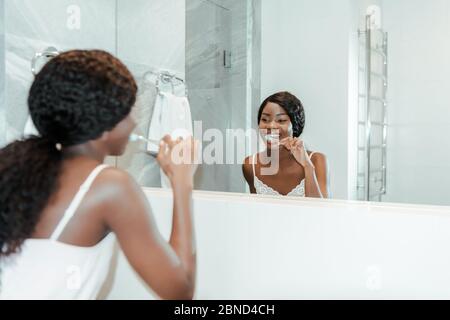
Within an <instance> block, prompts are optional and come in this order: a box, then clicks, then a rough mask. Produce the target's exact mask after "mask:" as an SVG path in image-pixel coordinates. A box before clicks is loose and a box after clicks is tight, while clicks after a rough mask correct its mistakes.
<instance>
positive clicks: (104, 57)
mask: <svg viewBox="0 0 450 320" xmlns="http://www.w3.org/2000/svg"><path fill="white" fill-rule="evenodd" d="M136 91H137V87H136V83H135V80H134V79H133V77H132V75H131V74H130V72H129V71H128V69H127V68H126V67H125V66H124V65H123V64H122V63H121V62H120V61H119V60H117V59H116V58H114V57H113V56H111V55H110V54H108V53H106V52H103V51H97V50H92V51H82V50H76V51H69V52H65V53H62V54H60V55H59V56H57V57H55V58H54V59H52V60H51V61H50V62H48V63H47V64H46V65H45V66H44V67H43V69H42V70H41V71H40V72H39V74H38V75H37V76H36V78H35V80H34V82H33V84H32V86H31V89H30V92H29V97H28V105H29V111H30V114H31V117H32V119H33V122H34V124H35V126H36V128H37V129H38V131H39V133H40V137H30V138H27V139H25V140H23V141H16V142H13V143H11V144H10V145H8V146H6V147H5V148H4V149H2V150H0V249H1V251H0V263H1V288H0V298H2V299H24V298H25V299H28V298H31V299H94V298H96V297H97V295H98V294H99V291H100V289H101V287H102V285H103V283H104V281H105V279H106V275H107V273H108V269H109V266H110V263H111V257H112V254H113V244H114V239H115V237H117V239H118V241H119V244H120V246H121V248H122V250H123V251H124V253H125V255H126V257H127V258H128V260H129V262H130V264H131V265H132V266H133V268H134V269H135V270H136V271H137V273H138V274H139V275H140V276H141V277H142V279H143V280H145V282H146V283H147V284H148V285H149V286H150V287H151V288H152V289H153V290H154V292H155V293H156V294H158V295H159V296H160V297H161V298H163V299H191V298H192V297H193V294H194V284H195V271H196V258H195V244H194V234H193V222H192V217H191V215H192V207H191V192H192V184H193V182H192V175H193V170H194V167H193V166H192V165H191V164H179V165H175V164H174V162H173V161H172V158H171V154H172V153H171V152H172V149H173V148H174V146H176V145H177V148H178V149H179V150H180V149H182V150H185V151H186V152H192V153H194V151H195V148H196V144H195V145H194V143H193V141H192V140H191V139H189V140H185V141H181V142H180V141H177V142H173V141H171V140H170V138H168V137H165V138H164V140H163V141H162V142H161V144H160V152H159V154H158V157H157V159H158V162H159V163H160V165H161V167H162V168H163V170H164V171H165V173H166V174H167V176H168V177H169V178H170V181H171V184H172V187H173V194H174V201H173V225H172V233H171V236H170V241H169V243H166V242H165V241H164V239H163V238H162V237H161V235H160V233H159V232H158V230H157V227H156V225H155V222H154V219H153V217H152V213H151V209H150V206H149V204H148V202H147V199H146V197H145V195H144V194H143V192H142V191H141V188H140V187H139V186H138V185H137V184H136V183H135V182H134V181H133V179H132V178H131V177H130V176H129V175H127V174H126V173H125V172H124V171H122V170H119V169H116V168H112V167H108V166H105V165H103V164H102V163H103V161H104V159H105V157H106V156H108V155H112V156H117V155H121V154H122V153H123V152H124V150H125V147H126V145H127V142H128V140H129V136H130V133H131V132H132V130H133V128H134V127H135V122H134V120H133V119H132V117H131V115H130V112H131V109H132V106H133V105H134V103H135V100H136ZM178 144H181V145H178ZM180 147H182V148H180ZM183 148H184V149H183Z"/></svg>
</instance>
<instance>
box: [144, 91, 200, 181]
mask: <svg viewBox="0 0 450 320" xmlns="http://www.w3.org/2000/svg"><path fill="white" fill-rule="evenodd" d="M167 134H169V135H170V136H171V137H172V139H174V140H175V139H177V138H179V137H182V138H186V137H188V136H192V135H193V130H192V116H191V108H190V106H189V100H188V99H187V98H186V97H178V96H175V95H173V94H171V93H166V92H160V93H159V94H158V96H157V97H156V101H155V107H154V108H153V115H152V119H151V122H150V127H149V130H148V138H149V139H152V140H161V139H162V137H164V136H165V135H167ZM147 149H148V150H149V151H154V152H158V150H157V146H153V145H152V144H149V145H148V146H147ZM161 186H162V187H163V188H170V181H169V179H168V178H167V176H166V175H165V174H164V173H163V171H162V170H161Z"/></svg>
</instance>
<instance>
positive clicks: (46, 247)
mask: <svg viewBox="0 0 450 320" xmlns="http://www.w3.org/2000/svg"><path fill="white" fill-rule="evenodd" d="M106 167H107V165H100V166H98V167H97V168H95V169H94V170H93V171H92V172H91V174H90V175H89V176H88V178H87V179H86V181H85V182H84V183H83V184H82V185H81V187H80V189H79V191H78V192H77V194H76V195H75V197H74V199H73V200H72V202H71V204H70V205H69V207H68V208H67V210H66V212H65V213H64V216H63V218H62V219H61V221H60V222H59V224H58V225H57V227H56V228H55V231H54V232H53V234H52V235H51V237H50V238H49V239H27V240H25V242H24V243H23V246H22V248H21V251H20V252H18V253H16V254H13V255H12V256H8V257H6V258H3V259H2V260H1V261H0V280H1V283H0V300H2V299H19V300H23V299H36V300H40V299H58V300H59V299H96V298H97V297H98V294H99V293H100V290H101V289H102V286H103V284H104V282H105V280H106V277H107V275H108V272H109V270H110V264H111V258H112V255H113V251H114V244H115V236H114V234H113V233H110V234H109V235H108V236H106V237H105V238H104V239H103V240H102V241H100V242H99V243H98V244H96V245H95V246H92V247H79V246H74V245H69V244H65V243H62V242H59V241H58V239H59V237H60V235H61V233H62V232H63V231H64V228H65V227H66V225H67V223H68V222H69V221H70V219H71V218H72V216H73V215H74V214H75V212H76V210H77V208H78V206H79V205H80V203H81V201H82V200H83V198H84V196H85V195H86V193H87V192H88V190H89V188H90V187H91V185H92V183H93V181H94V179H95V178H96V177H97V175H98V174H99V173H100V172H101V171H102V170H103V169H104V168H106Z"/></svg>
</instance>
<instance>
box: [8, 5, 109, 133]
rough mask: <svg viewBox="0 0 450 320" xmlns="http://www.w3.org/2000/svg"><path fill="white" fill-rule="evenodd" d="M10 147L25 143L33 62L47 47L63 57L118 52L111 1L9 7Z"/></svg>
mask: <svg viewBox="0 0 450 320" xmlns="http://www.w3.org/2000/svg"><path fill="white" fill-rule="evenodd" d="M4 9H5V39H6V40H5V41H6V44H5V46H6V52H5V73H6V79H5V81H6V87H5V119H6V123H5V134H4V137H5V141H11V140H14V139H17V138H18V137H20V136H21V135H22V133H23V128H24V126H25V122H26V119H27V117H28V111H27V109H28V108H27V103H26V98H27V95H28V89H29V86H30V84H31V82H32V80H33V76H32V74H31V71H30V62H31V59H32V57H33V56H34V54H35V53H36V52H39V51H41V50H43V49H44V48H46V47H48V46H54V47H56V48H57V49H58V50H60V51H64V50H68V49H73V48H96V49H103V50H106V51H109V52H112V53H114V51H115V3H114V2H113V1H109V0H99V1H95V2H94V1H88V0H45V1H44V0H33V1H30V0H17V1H6V2H5V8H4Z"/></svg>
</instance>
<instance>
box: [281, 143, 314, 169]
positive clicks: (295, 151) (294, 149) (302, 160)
mask: <svg viewBox="0 0 450 320" xmlns="http://www.w3.org/2000/svg"><path fill="white" fill-rule="evenodd" d="M280 145H282V146H283V147H285V148H286V149H287V150H289V151H290V152H291V154H292V155H293V156H294V158H295V160H296V161H297V162H298V163H299V164H300V165H302V166H303V168H305V169H306V168H314V165H313V163H312V162H311V159H310V158H309V156H308V153H307V152H306V148H305V144H304V142H303V140H301V139H299V138H293V137H287V138H284V139H283V140H281V141H280Z"/></svg>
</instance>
